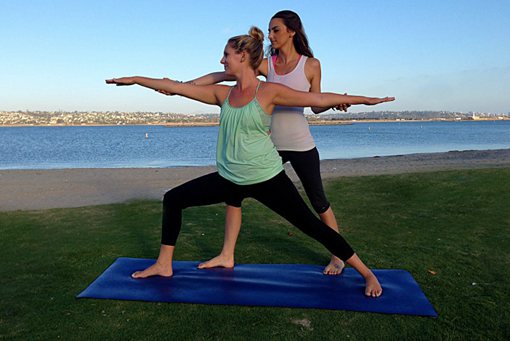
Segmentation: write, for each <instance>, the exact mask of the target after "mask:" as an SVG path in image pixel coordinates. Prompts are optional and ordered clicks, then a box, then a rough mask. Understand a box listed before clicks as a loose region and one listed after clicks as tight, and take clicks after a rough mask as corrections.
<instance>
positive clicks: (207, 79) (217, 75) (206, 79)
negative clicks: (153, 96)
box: [156, 71, 235, 96]
mask: <svg viewBox="0 0 510 341" xmlns="http://www.w3.org/2000/svg"><path fill="white" fill-rule="evenodd" d="M224 81H235V77H232V76H228V75H226V74H225V72H221V71H220V72H212V73H209V74H207V75H204V76H201V77H198V78H195V79H192V80H189V81H186V82H184V83H187V84H193V85H212V84H217V83H221V82H224ZM156 91H157V92H159V93H161V94H163V95H168V96H173V95H175V94H174V93H171V92H168V91H165V90H156Z"/></svg>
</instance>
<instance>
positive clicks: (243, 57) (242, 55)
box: [241, 52, 246, 63]
mask: <svg viewBox="0 0 510 341" xmlns="http://www.w3.org/2000/svg"><path fill="white" fill-rule="evenodd" d="M245 59H246V52H241V63H243V62H244V60H245Z"/></svg>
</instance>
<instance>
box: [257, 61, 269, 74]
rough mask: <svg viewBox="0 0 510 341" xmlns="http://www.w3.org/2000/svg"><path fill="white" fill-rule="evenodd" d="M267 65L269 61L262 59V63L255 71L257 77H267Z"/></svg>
mask: <svg viewBox="0 0 510 341" xmlns="http://www.w3.org/2000/svg"><path fill="white" fill-rule="evenodd" d="M268 63H269V60H268V59H267V58H264V59H262V62H261V63H260V65H259V67H258V69H257V71H258V74H259V75H262V76H267V72H268V67H269V66H268V65H269V64H268Z"/></svg>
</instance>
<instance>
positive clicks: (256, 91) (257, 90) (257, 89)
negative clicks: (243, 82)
mask: <svg viewBox="0 0 510 341" xmlns="http://www.w3.org/2000/svg"><path fill="white" fill-rule="evenodd" d="M260 83H261V82H260V79H259V84H257V88H256V89H255V97H257V93H258V92H259V88H260Z"/></svg>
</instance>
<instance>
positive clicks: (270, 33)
mask: <svg viewBox="0 0 510 341" xmlns="http://www.w3.org/2000/svg"><path fill="white" fill-rule="evenodd" d="M273 36H274V34H273V31H269V35H268V36H267V37H268V38H269V40H271V39H273Z"/></svg>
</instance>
